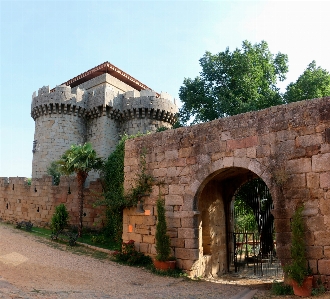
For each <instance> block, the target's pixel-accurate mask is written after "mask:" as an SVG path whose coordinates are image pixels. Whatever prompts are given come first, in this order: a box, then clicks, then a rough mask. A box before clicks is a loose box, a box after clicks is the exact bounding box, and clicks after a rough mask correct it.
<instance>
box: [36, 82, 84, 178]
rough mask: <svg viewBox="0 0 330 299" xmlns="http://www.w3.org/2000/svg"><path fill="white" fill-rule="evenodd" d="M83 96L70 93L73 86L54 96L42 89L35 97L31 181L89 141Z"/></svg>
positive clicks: (63, 87) (54, 92) (78, 92)
mask: <svg viewBox="0 0 330 299" xmlns="http://www.w3.org/2000/svg"><path fill="white" fill-rule="evenodd" d="M85 106H86V104H85V100H84V93H83V92H82V91H80V90H77V92H76V94H72V93H71V87H70V86H58V87H56V88H55V90H54V91H53V92H50V91H49V87H48V86H46V87H42V88H40V89H39V91H38V95H36V94H35V93H34V94H33V96H32V104H31V116H32V118H33V119H34V121H35V131H34V141H33V162H32V177H33V178H40V177H42V175H44V174H46V173H47V168H48V167H49V165H50V163H51V162H52V161H55V160H57V159H59V157H60V156H61V155H62V154H63V153H64V151H65V150H67V149H68V148H69V147H70V145H71V144H73V143H75V144H81V143H84V142H85V141H86V123H85V114H86V108H85Z"/></svg>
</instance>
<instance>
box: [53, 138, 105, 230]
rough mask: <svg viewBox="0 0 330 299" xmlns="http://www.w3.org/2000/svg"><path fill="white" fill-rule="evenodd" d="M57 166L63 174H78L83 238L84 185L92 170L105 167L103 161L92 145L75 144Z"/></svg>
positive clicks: (80, 225)
mask: <svg viewBox="0 0 330 299" xmlns="http://www.w3.org/2000/svg"><path fill="white" fill-rule="evenodd" d="M57 164H58V165H59V171H60V172H61V173H62V174H65V175H70V174H72V173H76V176H77V183H78V201H79V225H78V236H81V234H82V227H83V224H82V218H83V205H84V192H83V190H84V183H85V181H86V179H87V176H88V173H89V172H90V171H91V170H99V169H101V168H102V167H103V160H102V159H101V158H99V157H97V155H96V152H95V150H94V149H93V148H92V145H91V144H90V143H85V144H84V145H75V144H73V145H71V148H70V149H68V150H67V151H66V152H65V153H64V154H63V155H62V157H61V158H60V160H58V161H57Z"/></svg>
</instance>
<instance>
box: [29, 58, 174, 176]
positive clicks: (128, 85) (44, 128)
mask: <svg viewBox="0 0 330 299" xmlns="http://www.w3.org/2000/svg"><path fill="white" fill-rule="evenodd" d="M101 70H103V71H104V73H102V72H103V71H101ZM119 71H120V72H119ZM114 72H115V73H114ZM118 72H119V73H118ZM142 88H144V89H142ZM177 112H178V109H177V107H176V105H175V100H173V99H172V97H171V96H170V95H169V94H167V93H164V92H162V93H161V94H159V93H157V92H155V91H153V90H151V89H149V88H148V87H147V86H146V85H144V84H142V83H141V82H139V81H138V80H136V79H134V78H133V77H131V76H129V75H127V74H126V73H124V72H122V71H121V70H119V69H116V68H113V66H112V65H110V64H108V63H105V64H102V65H100V66H98V67H96V68H95V69H92V70H89V71H87V72H85V73H83V74H81V75H79V76H77V77H75V78H73V79H71V80H69V81H67V82H65V83H63V84H61V85H59V86H56V87H55V88H53V89H51V90H50V89H49V86H43V87H41V88H39V90H38V94H37V93H36V92H34V93H33V95H32V103H31V116H32V118H33V119H34V120H35V122H36V129H35V134H34V141H33V166H32V176H33V177H34V178H40V177H42V175H43V174H46V171H47V167H49V165H50V163H51V162H52V161H54V160H56V159H58V158H59V157H60V155H61V154H62V153H63V152H64V151H65V150H66V149H68V148H69V147H70V145H71V144H80V143H84V142H86V141H89V142H91V143H92V144H93V147H94V148H95V150H96V152H97V153H98V154H99V155H100V156H102V157H104V158H106V157H107V156H108V155H109V154H110V153H111V152H112V151H113V150H114V149H115V147H116V145H117V143H118V140H119V138H120V135H122V134H124V133H126V134H129V135H131V134H136V133H138V132H140V133H142V132H154V131H156V130H157V128H159V127H164V126H165V127H171V125H173V124H174V123H175V121H176V115H177Z"/></svg>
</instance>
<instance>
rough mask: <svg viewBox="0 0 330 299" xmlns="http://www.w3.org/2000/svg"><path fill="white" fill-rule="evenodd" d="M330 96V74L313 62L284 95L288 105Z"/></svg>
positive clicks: (289, 86)
mask: <svg viewBox="0 0 330 299" xmlns="http://www.w3.org/2000/svg"><path fill="white" fill-rule="evenodd" d="M329 95H330V74H329V73H328V71H327V70H325V69H322V68H321V67H317V66H316V62H315V60H313V61H312V62H311V63H310V64H309V65H308V66H307V68H306V70H305V71H304V72H303V74H302V75H301V76H300V77H299V78H298V80H297V81H296V82H295V83H290V84H289V85H288V86H287V88H286V92H285V94H284V99H285V101H286V102H287V103H291V102H297V101H301V100H306V99H315V98H321V97H324V96H329Z"/></svg>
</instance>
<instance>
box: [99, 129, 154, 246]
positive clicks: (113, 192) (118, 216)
mask: <svg viewBox="0 0 330 299" xmlns="http://www.w3.org/2000/svg"><path fill="white" fill-rule="evenodd" d="M142 135H143V134H137V135H133V136H128V135H124V136H123V137H122V138H121V140H120V141H119V143H118V145H117V147H116V149H115V150H114V151H113V152H112V153H111V154H110V156H109V157H108V160H107V161H106V163H105V166H104V170H103V174H102V178H103V180H102V181H103V189H104V193H103V195H104V200H102V201H99V202H98V204H103V205H105V206H106V225H105V233H106V235H107V236H108V237H110V238H111V239H113V240H114V241H116V242H120V241H121V237H122V230H123V210H124V209H125V208H129V207H132V206H134V205H136V204H137V202H138V200H139V199H140V197H141V196H142V195H145V194H148V193H150V192H151V189H152V185H153V183H154V178H153V177H152V176H151V175H150V174H148V173H147V171H146V150H145V149H142V151H141V154H140V165H139V169H140V170H139V172H138V173H137V177H136V180H135V185H134V187H132V188H131V189H130V190H129V192H127V193H126V194H125V193H124V155H125V141H126V140H128V139H131V138H135V137H138V136H142Z"/></svg>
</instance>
